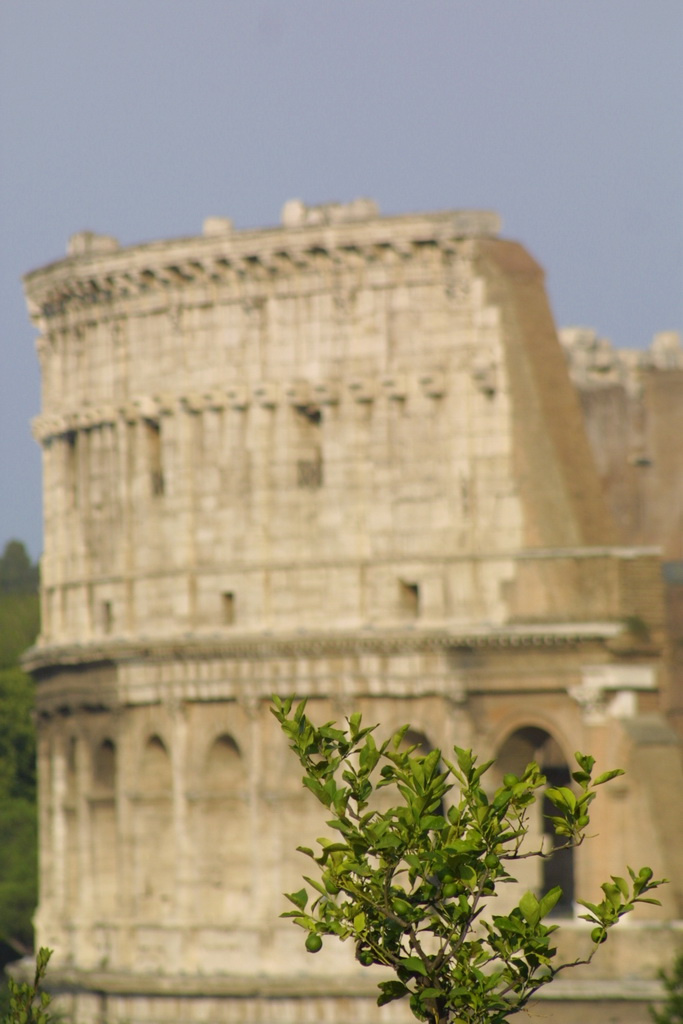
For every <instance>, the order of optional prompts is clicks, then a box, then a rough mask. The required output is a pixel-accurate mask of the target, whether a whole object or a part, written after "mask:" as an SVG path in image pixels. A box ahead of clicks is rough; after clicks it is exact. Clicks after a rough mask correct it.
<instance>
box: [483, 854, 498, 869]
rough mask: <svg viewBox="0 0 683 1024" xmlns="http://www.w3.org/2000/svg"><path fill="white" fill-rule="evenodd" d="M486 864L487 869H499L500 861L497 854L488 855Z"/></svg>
mask: <svg viewBox="0 0 683 1024" xmlns="http://www.w3.org/2000/svg"><path fill="white" fill-rule="evenodd" d="M484 864H485V865H486V867H487V868H497V867H498V865H499V864H500V861H499V860H498V858H497V857H496V855H495V853H487V854H486V856H485V857H484Z"/></svg>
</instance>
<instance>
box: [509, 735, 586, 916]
mask: <svg viewBox="0 0 683 1024" xmlns="http://www.w3.org/2000/svg"><path fill="white" fill-rule="evenodd" d="M530 761H536V763H537V764H538V766H539V768H540V769H541V771H542V772H543V774H544V775H545V776H546V778H547V780H548V785H549V786H571V784H572V778H571V772H570V769H569V765H568V764H567V762H566V760H565V758H564V754H563V753H562V750H561V749H560V746H559V744H558V743H557V741H556V740H555V739H554V738H553V737H552V736H551V735H550V733H548V732H546V731H545V729H540V728H538V727H537V726H527V727H525V728H522V729H517V730H516V731H515V732H513V733H512V734H511V735H510V736H508V738H507V740H506V741H505V743H504V744H503V746H502V747H501V748H500V751H499V754H498V757H497V758H496V769H497V772H498V773H499V777H500V778H501V779H502V777H503V776H504V775H506V774H507V773H508V772H511V773H512V774H514V775H521V774H522V772H523V771H524V769H525V768H526V766H527V764H529V762H530ZM536 806H537V807H538V808H539V814H538V816H537V817H536V819H535V821H532V822H531V829H530V834H529V841H530V842H534V841H535V842H536V843H537V844H539V845H540V843H541V842H542V843H543V849H544V850H546V851H552V850H553V849H556V848H557V847H558V846H562V845H563V844H564V840H563V838H562V837H561V836H556V835H555V832H554V830H553V827H552V824H551V823H550V821H549V817H550V816H551V815H556V814H557V811H556V809H555V807H554V805H553V804H552V803H551V802H550V801H549V800H548V798H547V797H545V796H544V797H542V798H541V799H540V800H539V801H538V803H537V805H536ZM531 860H532V861H533V860H535V858H532V859H531ZM529 863H531V862H529ZM540 865H541V867H540V873H539V877H538V878H537V879H536V884H535V886H534V887H535V888H538V889H540V890H541V891H542V892H547V891H548V890H549V889H552V888H553V887H554V886H556V885H559V886H560V887H561V889H562V897H561V899H560V900H559V902H558V903H557V904H556V905H555V908H554V910H553V911H552V914H553V915H554V916H556V917H566V916H570V915H571V914H572V912H573V905H574V851H573V850H572V849H564V850H561V849H556V852H555V853H553V854H552V856H550V857H545V858H543V860H542V861H541V862H540Z"/></svg>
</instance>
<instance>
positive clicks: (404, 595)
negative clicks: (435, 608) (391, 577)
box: [398, 580, 420, 619]
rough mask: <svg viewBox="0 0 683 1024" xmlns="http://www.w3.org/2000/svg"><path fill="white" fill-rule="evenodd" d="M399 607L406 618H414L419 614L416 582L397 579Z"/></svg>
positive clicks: (418, 596)
mask: <svg viewBox="0 0 683 1024" xmlns="http://www.w3.org/2000/svg"><path fill="white" fill-rule="evenodd" d="M398 600H399V608H400V610H401V612H402V613H403V615H404V616H405V617H406V618H411V619H416V618H417V617H418V615H419V614H420V588H419V586H418V584H417V583H408V582H407V581H406V580H399V581H398Z"/></svg>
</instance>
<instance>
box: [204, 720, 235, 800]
mask: <svg viewBox="0 0 683 1024" xmlns="http://www.w3.org/2000/svg"><path fill="white" fill-rule="evenodd" d="M241 775H242V752H241V750H240V748H239V745H238V743H237V741H236V740H235V739H234V738H233V737H232V736H230V735H229V734H228V733H221V735H220V736H217V737H216V738H215V739H214V741H213V743H212V744H211V746H210V747H209V750H208V753H207V755H206V762H205V767H204V785H205V786H206V788H207V789H210V790H214V791H215V790H225V789H231V788H233V787H234V786H235V784H236V783H237V782H238V780H239V779H240V778H241Z"/></svg>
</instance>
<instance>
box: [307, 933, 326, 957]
mask: <svg viewBox="0 0 683 1024" xmlns="http://www.w3.org/2000/svg"><path fill="white" fill-rule="evenodd" d="M322 948H323V940H322V939H321V938H320V936H319V935H316V933H315V932H309V934H308V935H307V936H306V949H307V950H308V952H309V953H318V952H320V950H321V949H322Z"/></svg>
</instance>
